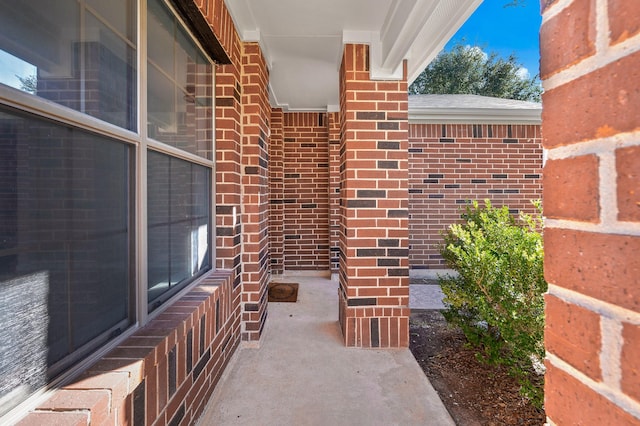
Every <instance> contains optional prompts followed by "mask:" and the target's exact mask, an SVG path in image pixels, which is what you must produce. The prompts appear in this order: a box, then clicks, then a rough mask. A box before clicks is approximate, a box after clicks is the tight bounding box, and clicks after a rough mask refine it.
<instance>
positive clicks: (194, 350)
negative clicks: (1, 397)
mask: <svg viewBox="0 0 640 426" xmlns="http://www.w3.org/2000/svg"><path fill="white" fill-rule="evenodd" d="M232 276H233V274H232V272H231V271H217V272H212V273H210V274H209V275H208V276H207V277H206V278H205V279H204V280H203V281H202V282H201V284H200V285H198V286H196V287H194V288H193V289H192V290H191V291H189V292H188V293H187V294H186V295H184V296H183V297H182V298H181V299H180V300H178V301H177V302H175V303H174V304H173V305H172V306H170V307H169V308H167V309H166V310H165V311H164V312H162V313H161V314H160V315H159V316H158V317H156V318H154V319H153V320H152V321H151V322H149V323H148V324H147V325H146V326H145V327H143V328H141V329H140V330H139V331H137V332H136V333H135V334H133V336H131V337H130V338H128V339H127V340H125V341H124V342H123V343H122V344H120V345H119V346H118V347H117V348H115V349H114V350H112V351H111V352H109V353H108V354H106V355H105V356H104V357H103V358H102V359H100V360H99V361H98V362H97V363H96V364H94V365H93V366H91V367H90V368H89V369H88V371H86V372H85V373H83V374H82V375H81V376H80V377H78V378H77V379H75V380H74V381H72V382H71V383H69V384H67V385H65V386H63V387H62V388H61V389H59V390H57V391H55V392H54V393H53V394H52V396H51V397H50V398H49V399H47V400H46V401H44V402H43V403H42V404H40V405H39V406H38V407H37V408H36V409H35V410H33V411H32V412H31V413H29V414H28V415H27V416H26V417H25V418H23V419H22V420H21V422H20V423H19V424H24V425H28V424H89V419H90V424H104V425H106V424H111V425H113V424H116V425H124V424H140V425H152V424H162V425H166V424H193V423H195V421H196V420H197V419H198V418H199V416H200V415H201V414H202V412H203V411H204V408H205V407H206V405H207V403H208V402H209V398H210V397H211V394H212V393H213V390H214V389H215V387H216V385H217V384H218V382H219V380H220V377H221V375H222V372H223V371H224V369H225V367H226V366H227V364H228V363H229V360H230V359H231V356H232V355H233V353H234V352H235V350H236V349H237V347H238V345H239V343H240V309H239V304H238V302H239V300H240V298H239V292H240V287H236V288H234V287H233V281H232ZM78 416H80V417H82V418H86V420H85V421H84V422H81V421H80V419H79V418H76V417H78Z"/></svg>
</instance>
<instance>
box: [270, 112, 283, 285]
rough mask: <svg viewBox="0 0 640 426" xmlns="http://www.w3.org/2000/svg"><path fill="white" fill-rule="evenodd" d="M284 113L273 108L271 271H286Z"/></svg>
mask: <svg viewBox="0 0 640 426" xmlns="http://www.w3.org/2000/svg"><path fill="white" fill-rule="evenodd" d="M283 125H284V113H283V112H282V109H281V108H274V109H272V110H271V138H270V142H269V191H270V192H269V197H270V198H269V244H270V246H271V273H272V274H282V273H283V272H284V232H283V230H284V226H283V224H284V129H283Z"/></svg>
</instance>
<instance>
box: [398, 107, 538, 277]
mask: <svg viewBox="0 0 640 426" xmlns="http://www.w3.org/2000/svg"><path fill="white" fill-rule="evenodd" d="M540 115H541V107H540V105H539V104H535V103H530V102H522V101H513V100H506V99H495V98H488V97H483V96H474V95H418V96H410V99H409V117H410V118H409V215H410V218H409V265H410V268H411V273H412V275H416V276H418V275H421V274H422V275H425V274H426V275H430V276H433V275H434V273H433V271H429V270H438V269H443V268H446V265H445V263H444V260H443V259H442V256H441V255H440V246H441V245H442V232H443V231H445V230H446V229H447V228H448V226H449V225H451V224H452V223H458V222H459V221H460V212H461V211H463V210H464V207H465V205H466V204H467V203H468V202H469V201H471V200H477V201H478V202H480V203H481V204H482V203H483V201H484V200H490V201H491V202H492V204H493V205H494V206H505V205H506V206H508V207H509V209H510V210H511V211H512V212H513V213H514V214H517V213H518V212H524V213H530V214H531V213H534V211H535V207H534V206H533V204H532V203H531V201H532V200H540V199H541V198H542V162H543V152H542V135H541V132H540V122H541V116H540Z"/></svg>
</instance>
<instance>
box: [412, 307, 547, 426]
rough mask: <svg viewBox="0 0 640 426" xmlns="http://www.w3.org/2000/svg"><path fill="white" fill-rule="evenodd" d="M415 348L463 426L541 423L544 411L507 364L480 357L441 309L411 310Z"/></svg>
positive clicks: (421, 361)
mask: <svg viewBox="0 0 640 426" xmlns="http://www.w3.org/2000/svg"><path fill="white" fill-rule="evenodd" d="M409 324H410V349H411V352H412V353H413V355H414V356H415V358H416V360H417V361H418V364H420V366H421V367H422V369H423V370H424V372H425V374H426V375H427V377H428V378H429V380H430V381H431V384H433V387H434V388H435V389H436V391H437V392H438V394H439V395H440V398H441V399H442V401H443V402H444V405H445V406H446V407H447V410H449V413H450V414H451V417H453V420H454V421H455V422H456V424H457V425H460V426H472V425H473V426H475V425H491V426H493V425H526V426H529V425H542V424H544V423H545V420H546V418H545V414H544V412H543V411H540V410H538V409H536V408H535V407H533V406H532V405H530V404H529V403H528V401H527V400H525V399H524V398H522V396H520V394H519V392H518V389H519V386H518V383H517V382H516V381H515V380H514V379H513V378H511V377H510V376H509V375H508V374H507V373H506V371H505V370H504V369H503V368H498V367H493V366H487V365H484V364H482V363H481V362H479V361H478V360H477V359H476V357H475V355H474V352H473V350H471V349H468V348H465V337H464V335H463V334H462V332H461V331H459V330H456V329H453V328H450V327H449V325H448V324H447V322H446V320H445V319H444V317H443V316H442V314H441V313H440V312H439V311H417V312H412V313H411V320H410V323H409Z"/></svg>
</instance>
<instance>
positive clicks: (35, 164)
mask: <svg viewBox="0 0 640 426" xmlns="http://www.w3.org/2000/svg"><path fill="white" fill-rule="evenodd" d="M129 151H130V148H129V147H128V146H127V145H124V144H122V143H119V142H115V141H112V140H109V139H106V138H104V137H100V136H96V135H93V134H89V133H86V132H83V131H80V130H76V129H72V128H69V127H65V126H61V125H57V124H53V123H51V122H48V121H44V120H40V119H37V118H33V117H31V116H27V115H18V114H15V113H13V112H11V111H10V110H0V158H1V159H2V164H3V167H2V168H1V169H0V205H1V206H2V209H0V306H2V309H0V323H2V325H3V326H2V328H0V347H2V351H0V401H5V402H2V403H0V415H1V414H2V413H4V412H6V411H7V410H8V409H10V408H11V407H12V406H13V405H15V404H17V403H18V402H20V398H19V397H14V398H4V397H5V396H7V395H8V394H11V395H15V394H16V393H19V394H23V393H24V394H25V395H26V394H28V393H29V392H31V391H33V390H35V389H38V388H39V387H41V386H43V385H44V384H45V383H46V381H47V379H48V378H50V377H52V376H54V375H55V374H56V373H58V372H60V370H61V369H62V368H63V367H65V366H68V365H69V364H70V363H72V362H73V361H74V359H71V357H69V355H70V354H71V353H73V352H74V351H77V350H78V349H79V348H81V347H83V346H84V345H85V344H87V343H90V342H92V341H96V340H97V341H99V342H94V344H99V343H102V342H104V341H106V340H107V339H108V338H109V337H111V336H112V334H117V333H118V332H119V330H123V329H124V328H125V327H126V326H128V325H129V324H130V322H131V319H130V317H129V311H130V297H129V292H130V288H131V287H130V286H131V283H130V265H129V263H130V251H129V245H130V241H131V239H130V238H131V235H130V229H129V220H130V219H129V185H130V182H129V168H130V164H129V162H130V155H129ZM15 360H21V362H19V363H18V362H15ZM23 396H24V395H23Z"/></svg>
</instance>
